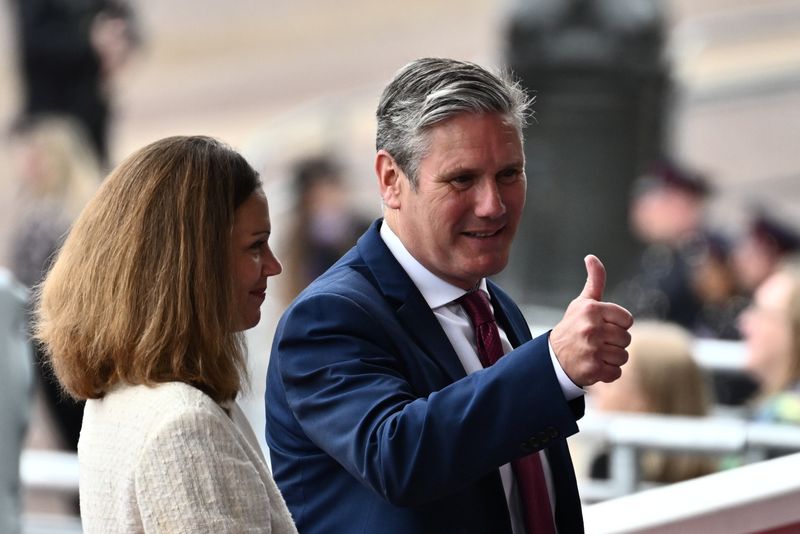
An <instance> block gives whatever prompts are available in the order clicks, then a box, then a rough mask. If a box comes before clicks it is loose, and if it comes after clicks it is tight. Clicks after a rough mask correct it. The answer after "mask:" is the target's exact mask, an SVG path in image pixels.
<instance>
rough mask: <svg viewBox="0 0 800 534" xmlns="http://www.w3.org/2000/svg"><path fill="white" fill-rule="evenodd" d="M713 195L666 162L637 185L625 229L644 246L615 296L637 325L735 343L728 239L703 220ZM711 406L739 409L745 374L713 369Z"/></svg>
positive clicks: (739, 304)
mask: <svg viewBox="0 0 800 534" xmlns="http://www.w3.org/2000/svg"><path fill="white" fill-rule="evenodd" d="M710 193H711V188H710V186H709V183H708V180H707V179H706V178H705V177H704V176H703V175H701V174H700V173H698V172H696V171H694V170H693V169H690V168H688V167H686V166H684V165H681V164H678V163H677V162H675V161H671V160H662V161H659V162H656V163H655V164H654V165H653V166H652V167H651V168H650V169H649V170H648V172H646V173H644V174H643V175H642V176H641V177H640V178H639V179H638V180H637V182H636V184H635V187H634V190H633V194H632V197H631V207H630V214H629V215H630V225H631V230H632V232H633V233H634V235H635V236H636V237H637V238H638V239H639V240H640V241H641V242H642V243H643V244H644V245H645V248H644V250H643V252H642V255H641V258H640V260H639V270H638V272H637V273H636V274H635V275H634V276H633V277H632V278H631V279H630V280H629V281H627V282H626V283H624V284H622V285H621V287H620V288H619V289H618V291H619V293H618V298H619V300H620V302H621V303H623V304H624V305H625V306H626V307H627V308H629V309H630V310H631V312H632V313H633V314H634V315H635V316H636V317H639V318H642V319H656V320H662V321H668V322H673V323H676V324H679V325H681V326H683V327H684V328H686V329H687V330H689V331H690V332H691V333H692V334H693V335H696V336H700V337H708V338H715V339H730V340H735V339H738V338H739V330H738V328H737V326H736V320H737V317H738V315H739V313H740V312H741V310H742V309H743V308H744V306H745V305H746V304H747V299H746V298H745V297H744V296H742V295H741V294H740V290H739V286H738V284H737V282H736V276H735V273H734V269H733V266H732V264H731V263H732V260H731V247H730V244H729V242H728V240H727V239H726V238H725V237H723V236H722V235H719V234H718V233H717V232H715V231H712V230H710V229H709V228H708V227H707V225H706V222H705V212H706V203H707V200H708V196H709V195H710ZM713 388H714V393H715V398H716V401H717V402H719V403H721V404H726V405H732V406H740V405H742V404H743V403H744V402H746V400H747V399H748V398H749V397H750V396H751V395H752V394H753V392H754V391H755V384H754V383H753V381H752V379H750V377H748V376H747V375H746V374H745V373H742V372H730V371H727V370H725V371H714V373H713Z"/></svg>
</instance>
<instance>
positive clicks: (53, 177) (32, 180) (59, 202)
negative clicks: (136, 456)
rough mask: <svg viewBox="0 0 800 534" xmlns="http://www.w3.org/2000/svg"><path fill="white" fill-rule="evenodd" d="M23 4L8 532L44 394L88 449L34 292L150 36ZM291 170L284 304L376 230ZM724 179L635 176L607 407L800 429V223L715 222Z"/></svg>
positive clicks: (101, 163) (597, 401)
mask: <svg viewBox="0 0 800 534" xmlns="http://www.w3.org/2000/svg"><path fill="white" fill-rule="evenodd" d="M12 4H13V8H14V13H15V15H16V17H17V27H16V30H17V35H18V41H19V54H20V58H19V67H20V78H21V80H22V87H23V90H24V98H23V102H22V108H21V109H20V110H19V114H18V117H17V118H16V119H15V121H14V123H13V124H12V125H4V128H5V134H4V141H5V143H4V144H5V148H6V150H5V152H6V153H7V156H8V160H9V162H10V163H11V164H10V165H9V166H8V169H9V175H8V176H6V177H4V179H5V180H7V182H8V183H10V184H12V187H11V188H10V190H11V191H12V194H13V203H12V205H13V213H11V214H9V215H8V216H7V220H9V221H13V224H12V226H11V228H10V229H9V230H7V232H8V233H9V237H10V238H9V239H8V250H5V251H3V255H2V257H3V258H5V260H6V265H5V266H0V269H2V271H0V290H2V293H0V319H1V320H2V328H3V332H4V334H3V336H4V339H0V345H1V346H2V347H3V353H2V354H0V370H2V371H0V381H2V385H0V398H3V399H4V401H5V402H4V408H5V410H4V411H5V412H9V414H11V413H12V412H13V414H14V418H15V421H14V423H13V424H11V425H6V426H5V431H4V432H3V435H2V437H0V439H2V440H5V441H8V442H9V445H8V446H4V447H0V451H5V452H4V454H5V456H4V457H2V458H0V461H2V462H4V465H3V466H0V473H2V474H3V477H4V480H2V481H0V484H2V492H0V500H2V499H5V500H3V501H2V502H0V532H15V531H16V529H18V524H15V523H14V519H13V518H14V513H8V512H7V511H8V510H15V509H16V510H17V511H18V510H19V507H20V503H19V497H18V495H19V478H18V465H19V464H18V462H19V453H20V450H21V448H22V446H23V443H24V436H25V433H26V430H27V426H28V420H29V419H28V418H29V410H28V409H27V407H28V405H29V404H30V403H31V399H32V395H33V394H34V393H33V392H34V389H36V390H38V391H40V392H41V395H42V398H43V399H44V401H45V404H46V407H47V409H48V410H49V412H50V415H51V418H52V420H53V422H54V423H55V429H54V430H55V431H56V436H57V441H58V446H59V447H61V448H63V449H66V450H75V449H76V446H77V440H78V434H79V431H80V426H81V415H82V406H81V405H79V404H77V403H74V402H72V401H71V400H70V399H68V398H67V397H65V395H64V394H63V393H62V392H61V389H60V387H59V385H58V383H57V382H56V381H55V379H54V378H53V376H52V374H51V373H50V372H49V370H48V367H47V364H46V361H45V360H44V357H43V355H42V354H41V351H40V350H39V349H38V347H36V346H34V345H28V346H26V345H25V343H24V342H19V340H21V339H24V338H25V334H24V332H25V321H26V319H25V317H26V315H25V312H24V310H25V309H27V308H28V306H29V305H30V296H31V295H32V294H33V292H32V290H33V289H34V288H35V287H36V285H37V283H39V282H40V281H41V280H42V278H43V276H44V274H45V273H46V272H47V269H48V267H49V265H50V263H51V262H52V260H53V257H54V255H55V254H56V253H57V252H58V249H59V246H60V244H61V242H62V239H63V237H64V235H65V233H66V232H67V231H68V229H69V228H70V224H71V223H72V221H73V220H74V219H75V217H76V216H77V214H78V213H79V212H80V211H81V209H82V208H83V207H84V205H85V204H86V202H87V201H88V200H89V199H90V198H91V197H92V195H93V194H94V192H95V191H96V189H97V187H99V185H100V184H101V182H102V179H103V176H104V172H105V171H106V169H108V168H109V167H110V164H111V163H113V162H111V161H109V160H110V157H109V150H108V147H109V141H108V135H109V123H110V121H111V119H112V118H113V112H112V109H113V79H114V76H115V75H116V74H117V73H118V71H119V69H121V68H122V67H123V66H124V64H125V62H126V59H127V58H128V57H129V56H130V54H132V53H133V52H134V51H135V49H136V47H137V46H138V45H139V41H140V39H141V37H140V32H139V29H138V27H137V22H136V18H135V16H134V14H133V12H132V10H131V8H130V6H129V5H128V4H127V2H125V1H123V0H118V1H115V0H81V1H72V2H68V1H57V0H16V1H14V2H12ZM286 171H287V172H286V175H287V177H288V178H289V180H290V181H291V187H290V188H291V190H292V193H293V199H294V203H293V208H292V209H291V210H287V211H288V212H289V213H291V214H292V217H293V220H292V222H291V225H289V226H288V227H286V226H282V227H281V229H280V230H279V231H285V232H286V233H287V237H286V238H285V241H286V243H287V247H286V250H285V251H283V253H281V254H279V256H281V257H282V258H284V260H285V266H284V273H285V274H284V277H287V279H286V280H284V281H283V283H282V287H283V288H284V289H285V292H284V295H283V296H284V299H283V302H282V304H283V305H288V303H289V302H290V301H291V300H292V299H293V298H294V297H295V296H296V295H297V294H298V293H299V292H300V291H302V290H303V288H304V287H306V285H308V284H309V283H310V282H311V281H312V280H313V279H314V278H316V277H317V276H318V275H320V274H321V273H322V272H324V271H325V270H326V269H327V268H328V267H330V266H331V265H332V264H333V263H334V262H335V261H336V260H337V259H338V258H339V257H340V256H341V255H342V254H343V253H344V252H345V251H347V250H348V249H349V248H350V247H351V246H352V245H353V244H354V243H355V241H356V239H357V238H358V236H359V235H361V233H362V232H363V231H364V229H365V228H366V227H367V225H368V223H369V221H368V220H365V219H364V218H363V217H362V216H361V215H360V214H359V211H358V210H357V209H356V207H355V206H353V202H352V198H353V194H352V193H353V192H352V189H351V186H352V180H350V179H349V177H348V169H347V167H346V165H345V164H344V163H343V162H341V161H338V160H337V158H336V157H335V156H334V155H332V154H329V153H326V152H320V153H312V154H308V155H307V157H304V158H302V159H300V160H298V161H295V162H293V163H292V164H291V165H290V166H289V168H288V169H286ZM718 178H719V179H717V180H713V179H711V178H710V177H707V176H704V175H703V174H702V173H701V172H699V171H698V170H695V169H693V168H691V166H689V165H686V164H684V163H683V162H679V161H676V160H673V159H669V158H664V159H660V160H658V161H654V162H652V164H651V165H650V166H649V167H648V168H647V169H644V170H643V172H642V175H641V177H640V178H639V179H638V180H637V181H636V182H635V184H634V187H633V190H632V191H631V192H630V195H631V196H630V209H629V221H630V231H631V234H632V235H633V236H635V237H636V238H637V239H638V240H639V241H640V242H641V244H642V253H641V257H640V258H639V261H638V271H637V272H635V273H631V275H630V276H629V277H628V278H627V280H626V281H625V282H624V283H623V284H621V285H620V286H619V287H618V288H616V291H615V295H614V299H615V300H616V301H617V302H619V303H620V304H621V305H623V306H625V307H626V308H628V309H629V310H630V311H631V312H632V313H633V315H634V317H636V320H637V323H638V324H637V325H636V326H635V327H634V329H633V330H632V339H633V341H632V345H631V347H630V350H629V353H630V361H629V363H628V364H627V365H626V367H625V368H624V369H625V371H624V373H623V378H622V379H620V380H618V381H617V382H614V383H612V384H603V385H602V386H598V387H596V388H594V389H593V390H592V391H591V392H590V395H591V397H592V399H593V402H594V406H595V407H596V408H597V409H598V410H603V411H610V412H618V411H633V412H641V413H658V414H666V415H685V416H697V417H703V416H709V415H711V414H713V411H714V406H715V405H719V404H722V405H727V406H734V407H740V408H741V409H742V413H743V414H744V415H745V416H746V417H748V418H750V419H752V420H757V421H768V422H780V423H789V424H800V263H798V259H797V254H798V252H800V228H798V227H797V226H795V223H794V222H793V221H791V220H788V219H787V218H785V217H782V216H781V214H780V213H777V212H776V211H775V210H773V209H772V208H771V206H769V205H761V206H753V207H751V208H750V209H749V211H748V212H747V214H746V217H747V219H748V223H747V225H746V227H745V228H744V231H740V229H736V230H734V229H728V228H712V227H711V226H710V225H709V223H708V217H707V215H708V214H707V206H708V203H709V200H710V199H711V198H713V196H714V195H715V194H716V193H717V192H718V191H719V190H720V189H721V188H723V187H724V185H723V184H724V179H723V178H724V177H718ZM7 189H9V188H7ZM3 267H5V269H3ZM20 310H22V311H20ZM15 333H16V337H14V335H15ZM695 338H712V339H721V340H731V341H741V342H742V343H743V344H744V345H745V347H746V353H747V359H746V364H745V369H743V371H742V372H724V373H723V372H719V373H714V374H709V373H706V372H705V371H704V370H703V369H702V368H701V367H700V366H698V364H697V361H696V358H695V357H694V356H695V355H694V354H693V352H692V351H693V343H692V341H693V339H695ZM6 339H8V340H9V342H8V343H6V342H5V340H6ZM13 340H16V341H17V342H16V344H14V343H12V342H11V341H13ZM256 378H257V379H260V377H256ZM20 385H23V386H20ZM12 396H16V398H13V399H12V398H11V397H12ZM8 451H12V452H10V453H9V452H8ZM607 462H608V458H607V455H602V454H601V455H600V456H598V457H597V458H595V459H594V460H593V462H592V469H591V476H592V477H594V478H603V477H605V476H608V465H607ZM641 462H642V470H643V473H644V476H645V478H646V479H648V480H651V481H653V482H675V481H678V480H683V479H687V478H692V477H695V476H700V475H703V474H707V473H710V472H713V471H715V470H716V469H718V468H719V465H718V464H717V463H715V462H714V461H712V460H711V459H709V458H697V457H689V456H685V455H684V456H681V455H673V456H665V455H664V454H660V453H647V454H645V455H643V456H642V458H641ZM8 465H10V466H11V468H7V466H8ZM15 466H16V469H15ZM3 518H8V519H3ZM4 520H8V521H10V522H9V523H8V524H4V523H3V521H4Z"/></svg>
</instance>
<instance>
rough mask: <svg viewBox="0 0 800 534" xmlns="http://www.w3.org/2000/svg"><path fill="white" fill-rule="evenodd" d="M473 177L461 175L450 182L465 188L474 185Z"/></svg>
mask: <svg viewBox="0 0 800 534" xmlns="http://www.w3.org/2000/svg"><path fill="white" fill-rule="evenodd" d="M472 180H473V177H472V175H471V174H461V175H458V176H456V177H455V178H453V179H452V180H450V182H451V183H452V184H454V185H457V186H462V187H463V186H465V185H469V184H470V183H472Z"/></svg>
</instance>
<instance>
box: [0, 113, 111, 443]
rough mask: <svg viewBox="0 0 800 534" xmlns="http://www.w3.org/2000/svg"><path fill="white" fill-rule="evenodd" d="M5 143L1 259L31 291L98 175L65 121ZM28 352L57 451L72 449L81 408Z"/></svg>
mask: <svg viewBox="0 0 800 534" xmlns="http://www.w3.org/2000/svg"><path fill="white" fill-rule="evenodd" d="M10 144H11V151H10V153H11V160H12V173H13V175H14V176H13V178H14V180H15V182H16V183H15V187H16V192H15V193H14V206H13V214H12V216H11V217H10V218H9V220H10V221H11V225H12V229H11V232H10V250H9V252H8V254H7V256H8V258H9V263H10V267H11V270H12V272H13V273H14V276H16V278H17V279H18V280H20V281H21V282H22V283H23V284H25V285H26V286H27V287H29V288H33V287H34V286H36V285H37V284H38V283H39V282H40V281H41V280H42V278H43V277H44V275H45V274H46V273H47V270H48V269H49V268H50V264H51V262H52V260H53V258H54V256H55V254H56V252H57V251H58V249H59V247H60V246H61V243H62V242H63V239H64V237H65V236H66V234H67V232H68V231H69V228H70V225H71V224H72V222H73V220H74V219H75V217H77V215H78V213H80V211H81V210H82V209H83V207H84V206H85V205H86V202H87V201H88V200H89V199H90V198H91V196H92V195H93V194H94V192H95V190H96V189H97V186H98V184H99V183H100V180H101V176H102V175H101V171H100V165H99V162H98V160H97V157H96V156H95V153H94V150H93V149H92V146H91V143H90V141H89V139H88V137H87V135H86V134H85V131H84V130H83V128H82V127H81V125H80V124H79V123H78V122H76V121H75V120H74V119H72V118H71V117H67V116H55V115H52V116H36V117H28V118H26V119H23V120H21V121H20V122H18V123H17V124H16V125H15V127H14V129H13V131H12V134H11V143H10ZM34 352H35V355H36V358H35V360H36V364H37V365H36V372H37V374H38V376H39V383H40V385H41V388H42V389H41V390H42V393H43V398H44V401H45V405H46V406H47V409H48V410H49V411H50V414H51V415H52V418H53V422H54V423H55V427H56V430H57V433H58V437H59V440H60V441H61V446H63V447H65V448H67V449H69V450H73V451H74V450H77V445H78V434H79V433H80V428H81V417H82V415H83V404H82V403H76V402H75V401H73V400H72V399H69V398H67V397H66V396H64V395H63V394H62V392H61V388H60V387H59V385H58V382H57V380H56V379H55V377H54V376H53V375H52V373H51V372H50V370H49V368H48V367H47V366H46V365H45V361H44V355H43V354H42V351H41V349H40V347H38V346H36V345H35V343H34Z"/></svg>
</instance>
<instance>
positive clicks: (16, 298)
mask: <svg viewBox="0 0 800 534" xmlns="http://www.w3.org/2000/svg"><path fill="white" fill-rule="evenodd" d="M27 293H28V292H27V291H26V289H25V288H24V287H23V286H22V285H21V284H20V283H19V282H17V281H16V280H14V277H13V275H12V274H11V272H10V271H8V270H6V269H4V268H2V267H0V406H2V407H3V409H2V410H0V428H2V429H3V431H2V433H0V532H2V533H4V534H19V533H20V532H21V531H22V525H21V521H20V513H21V510H22V503H21V492H22V488H21V487H20V475H19V473H20V454H21V453H22V445H23V441H24V439H25V434H26V432H27V429H28V420H29V416H30V413H29V412H30V404H31V385H32V382H33V380H32V370H31V350H30V343H29V342H28V339H29V338H28V333H27V329H26V328H25V325H26V319H25V307H26V304H27Z"/></svg>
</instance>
